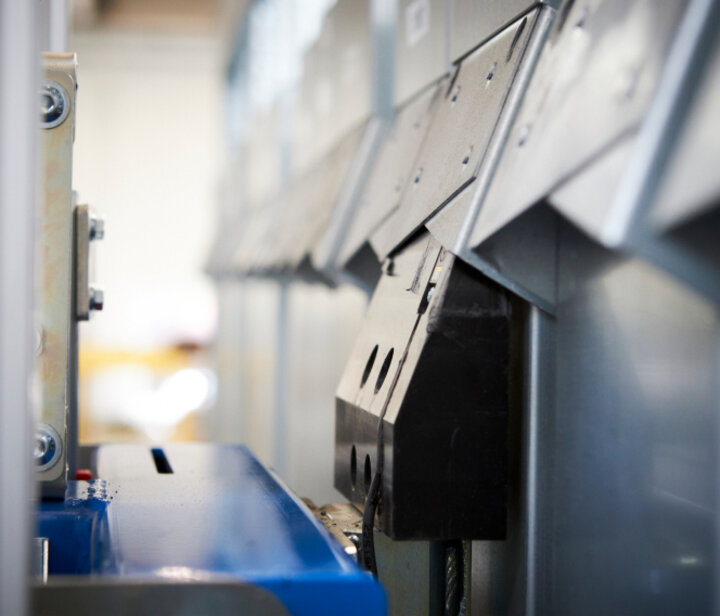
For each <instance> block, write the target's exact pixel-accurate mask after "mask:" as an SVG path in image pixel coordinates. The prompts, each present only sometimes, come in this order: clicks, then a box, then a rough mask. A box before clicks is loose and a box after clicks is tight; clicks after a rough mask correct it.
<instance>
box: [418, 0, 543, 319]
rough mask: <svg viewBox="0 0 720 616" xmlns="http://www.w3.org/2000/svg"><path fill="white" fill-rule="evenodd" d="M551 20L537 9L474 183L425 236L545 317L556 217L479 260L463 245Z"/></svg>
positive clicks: (538, 219) (530, 223) (526, 227)
mask: <svg viewBox="0 0 720 616" xmlns="http://www.w3.org/2000/svg"><path fill="white" fill-rule="evenodd" d="M554 16H555V12H554V10H553V9H551V8H549V7H543V8H542V9H541V10H540V14H539V16H538V20H537V24H536V26H535V28H534V29H533V32H532V35H531V38H530V40H529V41H528V45H527V48H526V50H525V53H524V57H523V60H522V63H521V65H520V66H519V68H518V70H517V74H516V75H515V79H514V82H513V86H512V88H511V90H510V93H509V95H508V97H507V99H506V101H505V106H504V108H503V110H502V113H501V115H500V118H499V119H498V123H497V127H496V129H495V133H494V135H493V139H492V141H491V143H490V144H489V147H488V149H487V153H486V155H485V157H484V159H483V162H482V165H481V168H480V170H479V173H478V178H477V180H476V181H475V182H473V184H472V185H471V186H470V187H469V188H468V189H467V190H465V191H464V192H462V193H460V194H459V195H458V196H457V197H455V198H454V199H453V200H452V201H451V202H450V203H449V204H448V205H447V206H446V207H445V208H443V209H442V210H441V211H440V212H439V213H438V214H437V215H436V216H434V217H433V218H431V219H430V220H429V221H428V222H427V223H426V226H427V228H428V229H429V231H430V232H431V233H432V234H433V236H435V237H436V238H437V239H438V240H439V241H440V242H441V243H442V245H443V246H445V247H447V248H448V249H449V250H451V251H452V252H453V253H455V254H456V255H458V256H460V257H461V258H462V259H463V260H464V261H466V262H468V263H470V264H471V265H472V266H473V267H475V268H477V269H479V270H480V271H482V272H483V273H484V274H485V275H486V276H488V277H489V278H491V279H493V280H495V281H497V282H499V283H500V284H501V285H503V286H505V287H506V288H508V289H510V290H511V291H513V292H514V293H516V294H518V295H519V296H521V297H523V298H525V299H526V300H528V301H530V302H532V303H534V304H536V305H538V306H540V307H542V308H543V309H544V310H546V311H549V312H552V310H553V305H554V302H555V280H554V276H555V270H554V264H555V256H554V254H555V243H554V237H555V229H554V225H555V220H556V217H554V216H552V215H550V217H549V218H548V219H547V220H546V219H545V216H543V215H540V216H533V217H531V219H530V220H527V221H525V222H524V223H523V224H521V225H519V226H518V228H517V229H515V230H514V231H513V232H512V234H510V235H508V234H504V240H503V241H494V242H492V243H491V244H489V245H488V249H486V250H485V251H484V252H483V254H482V255H481V254H479V253H476V252H473V251H472V250H470V249H469V248H468V246H467V242H468V237H469V235H470V234H471V232H472V229H473V225H474V221H475V219H476V217H477V214H478V212H479V211H480V209H481V208H482V206H483V203H484V199H485V196H486V194H487V191H488V188H489V186H490V183H491V181H492V179H493V177H494V174H495V170H496V168H497V165H498V162H499V161H500V157H501V155H502V152H503V149H504V148H505V146H506V143H507V136H508V134H509V132H510V130H511V128H512V126H513V121H514V119H515V116H516V114H517V110H518V108H519V106H520V104H521V102H522V100H523V96H524V95H525V92H526V90H527V88H528V84H529V83H530V80H531V78H532V75H533V71H534V68H535V65H536V63H537V60H538V58H539V56H540V53H541V50H542V48H543V45H544V44H545V41H546V38H547V36H548V32H549V30H550V27H551V25H552V23H553V19H554ZM499 239H500V237H498V238H496V240H499Z"/></svg>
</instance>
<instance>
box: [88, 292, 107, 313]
mask: <svg viewBox="0 0 720 616" xmlns="http://www.w3.org/2000/svg"><path fill="white" fill-rule="evenodd" d="M104 303H105V293H104V292H103V290H102V289H90V310H102V309H103V304H104Z"/></svg>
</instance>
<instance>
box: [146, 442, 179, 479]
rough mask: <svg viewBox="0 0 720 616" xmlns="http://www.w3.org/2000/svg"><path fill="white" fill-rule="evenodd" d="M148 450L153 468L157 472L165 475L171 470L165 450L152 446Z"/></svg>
mask: <svg viewBox="0 0 720 616" xmlns="http://www.w3.org/2000/svg"><path fill="white" fill-rule="evenodd" d="M150 452H151V453H152V457H153V461H154V462H155V468H156V469H157V472H158V473H162V474H163V475H165V474H168V473H172V472H173V469H172V466H170V462H168V459H167V456H165V452H164V451H163V450H162V449H160V448H159V447H153V448H152V449H151V450H150Z"/></svg>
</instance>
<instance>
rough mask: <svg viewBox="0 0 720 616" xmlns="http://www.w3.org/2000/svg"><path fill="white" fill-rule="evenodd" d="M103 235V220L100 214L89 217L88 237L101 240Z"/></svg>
mask: <svg viewBox="0 0 720 616" xmlns="http://www.w3.org/2000/svg"><path fill="white" fill-rule="evenodd" d="M104 237H105V220H104V219H103V218H102V217H101V216H93V217H92V218H91V219H90V239H91V240H101V239H103V238H104Z"/></svg>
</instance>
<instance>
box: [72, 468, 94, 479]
mask: <svg viewBox="0 0 720 616" xmlns="http://www.w3.org/2000/svg"><path fill="white" fill-rule="evenodd" d="M92 478H93V476H92V471H91V470H90V469H89V468H79V469H78V470H77V471H75V479H77V480H78V481H92Z"/></svg>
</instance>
